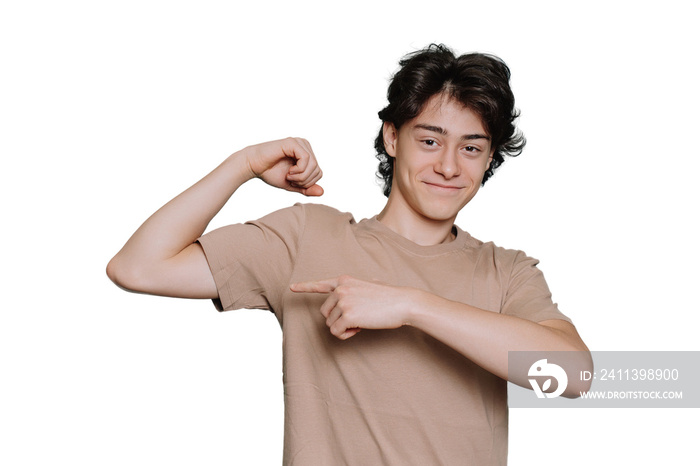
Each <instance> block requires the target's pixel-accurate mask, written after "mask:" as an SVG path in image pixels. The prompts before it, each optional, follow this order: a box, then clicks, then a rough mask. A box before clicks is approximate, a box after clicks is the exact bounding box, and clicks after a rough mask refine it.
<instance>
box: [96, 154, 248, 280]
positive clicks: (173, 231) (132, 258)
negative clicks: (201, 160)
mask: <svg viewBox="0 0 700 466" xmlns="http://www.w3.org/2000/svg"><path fill="white" fill-rule="evenodd" d="M252 177H253V174H252V173H251V172H250V170H249V168H248V166H247V163H246V161H245V158H244V157H243V156H242V151H241V152H237V153H235V154H233V155H231V156H230V157H229V158H227V159H226V160H225V161H224V162H223V163H222V164H221V165H219V166H218V167H217V168H216V169H214V170H213V171H212V172H211V173H209V174H208V175H207V176H205V177H204V178H202V179H201V180H200V181H199V182H197V183H196V184H194V185H193V186H191V187H190V188H189V189H187V190H186V191H184V192H183V193H181V194H180V195H178V196H177V197H175V198H174V199H172V200H171V201H170V202H168V203H167V204H165V205H164V206H163V207H161V208H160V209H159V210H158V211H157V212H155V213H154V214H153V215H151V217H149V218H148V220H146V221H145V222H144V223H143V224H142V225H141V227H139V229H138V230H136V232H135V233H134V234H133V235H132V236H131V238H129V240H128V241H127V242H126V244H125V245H124V247H123V248H122V249H121V251H119V253H117V255H116V256H115V257H114V258H113V259H112V261H111V262H110V266H109V267H108V270H109V269H110V268H112V269H114V268H122V269H125V268H127V269H129V268H138V267H148V266H149V265H150V264H157V263H161V262H163V261H167V260H168V259H171V258H173V257H174V256H175V255H177V254H178V253H180V252H181V251H182V250H184V249H185V248H186V247H188V246H189V245H191V244H192V243H193V242H194V241H195V240H196V239H197V238H198V237H200V236H201V235H202V233H204V230H205V229H206V227H207V225H208V224H209V222H210V221H211V220H212V218H214V216H215V215H216V214H217V213H218V212H219V211H220V210H221V208H222V207H223V206H224V204H226V202H227V201H228V199H229V198H230V197H231V195H232V194H233V193H234V192H235V191H236V190H237V189H238V188H239V187H240V186H241V185H242V184H243V183H245V182H246V181H247V180H249V179H251V178H252Z"/></svg>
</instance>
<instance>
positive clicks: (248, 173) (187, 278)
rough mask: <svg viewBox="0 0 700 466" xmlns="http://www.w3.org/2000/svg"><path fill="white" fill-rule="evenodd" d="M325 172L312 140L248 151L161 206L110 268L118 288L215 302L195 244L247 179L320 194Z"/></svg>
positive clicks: (270, 144) (294, 140)
mask: <svg viewBox="0 0 700 466" xmlns="http://www.w3.org/2000/svg"><path fill="white" fill-rule="evenodd" d="M321 176H322V172H321V169H320V168H319V166H318V163H317V162H316V157H315V155H314V153H313V151H312V149H311V145H310V144H309V143H308V141H306V140H304V139H300V138H287V139H283V140H279V141H271V142H266V143H263V144H258V145H255V146H250V147H246V148H245V149H243V150H241V151H239V152H236V153H234V154H232V155H231V156H229V157H228V158H227V159H226V160H225V161H224V162H223V163H222V164H221V165H219V166H218V167H217V168H215V169H214V170H213V171H212V172H211V173H209V174H208V175H207V176H205V177H204V178H202V179H201V180H200V181H198V182H197V183H196V184H194V185H193V186H192V187H190V188H189V189H187V190H186V191H184V192H183V193H182V194H180V195H178V196H177V197H175V198H174V199H173V200H171V201H170V202H168V203H167V204H165V205H164V206H163V207H161V208H160V209H159V210H158V211H157V212H156V213H154V214H153V215H152V216H151V217H149V218H148V220H146V221H145V222H144V223H143V225H141V227H139V229H138V230H136V232H135V233H134V234H133V235H132V236H131V238H129V240H128V241H127V242H126V244H125V245H124V247H123V248H122V249H121V250H120V251H119V252H118V253H117V254H116V255H115V256H114V257H113V258H112V260H111V261H110V262H109V264H108V265H107V275H108V276H109V278H110V279H111V280H112V281H113V282H114V283H115V284H117V285H118V286H119V287H121V288H124V289H126V290H128V291H134V292H139V293H148V294H156V295H162V296H173V297H180V298H216V297H217V296H218V293H217V290H216V286H215V284H214V279H213V278H212V276H211V272H210V271H209V266H208V264H207V261H206V258H205V256H204V252H203V250H202V248H201V246H200V245H199V243H196V242H195V241H196V240H197V238H199V237H200V236H202V234H203V233H204V230H205V229H206V227H207V225H208V224H209V222H210V221H211V219H212V218H214V216H215V215H216V214H217V213H218V212H219V211H220V210H221V208H222V207H223V206H224V204H226V202H227V201H228V200H229V198H230V197H231V196H232V195H233V193H234V192H235V191H236V190H237V189H238V188H239V187H240V186H241V185H242V184H243V183H245V182H246V181H248V180H250V179H252V178H260V179H262V180H263V181H265V182H266V183H267V184H269V185H271V186H274V187H277V188H280V189H285V190H288V191H294V192H299V193H301V194H304V195H306V196H320V195H321V194H323V189H322V188H321V187H320V186H319V185H317V184H316V182H317V181H318V180H319V179H320V178H321Z"/></svg>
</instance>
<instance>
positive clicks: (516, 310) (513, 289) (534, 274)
mask: <svg viewBox="0 0 700 466" xmlns="http://www.w3.org/2000/svg"><path fill="white" fill-rule="evenodd" d="M538 263H539V261H538V260H537V259H533V258H532V257H528V256H527V255H526V254H525V253H523V252H522V251H517V252H516V254H515V257H514V259H513V266H512V268H511V273H510V277H509V280H508V287H507V289H506V292H505V296H504V301H503V306H502V308H501V312H502V313H503V314H509V315H513V316H517V317H521V318H523V319H527V320H530V321H533V322H542V321H543V320H549V319H561V320H565V321H567V322H571V319H569V318H568V317H566V316H565V315H564V314H562V313H561V311H559V308H558V307H557V305H556V303H554V302H553V301H552V293H551V292H550V291H549V287H548V286H547V282H546V281H545V279H544V275H543V274H542V271H540V269H539V268H537V264H538Z"/></svg>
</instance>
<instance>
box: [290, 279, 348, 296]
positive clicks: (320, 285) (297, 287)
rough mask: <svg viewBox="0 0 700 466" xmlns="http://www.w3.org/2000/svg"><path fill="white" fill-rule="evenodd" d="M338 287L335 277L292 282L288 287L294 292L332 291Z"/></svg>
mask: <svg viewBox="0 0 700 466" xmlns="http://www.w3.org/2000/svg"><path fill="white" fill-rule="evenodd" d="M337 287H338V279H337V278H329V279H327V280H316V281H309V282H300V283H292V284H291V285H289V288H290V289H291V290H292V291H293V292H295V293H332V292H333V290H335V289H336V288H337Z"/></svg>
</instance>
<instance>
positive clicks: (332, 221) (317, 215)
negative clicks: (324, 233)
mask: <svg viewBox="0 0 700 466" xmlns="http://www.w3.org/2000/svg"><path fill="white" fill-rule="evenodd" d="M289 209H297V210H300V211H302V212H303V216H304V222H305V224H306V225H307V226H312V227H313V226H319V227H322V228H324V229H328V228H332V227H334V226H335V227H339V228H342V227H347V226H348V225H353V224H354V223H355V218H354V217H353V216H352V214H351V213H349V212H341V211H340V210H338V209H335V208H333V207H330V206H327V205H324V204H301V203H297V204H294V206H292V207H290V208H289Z"/></svg>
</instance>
